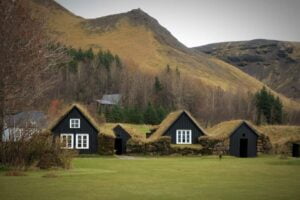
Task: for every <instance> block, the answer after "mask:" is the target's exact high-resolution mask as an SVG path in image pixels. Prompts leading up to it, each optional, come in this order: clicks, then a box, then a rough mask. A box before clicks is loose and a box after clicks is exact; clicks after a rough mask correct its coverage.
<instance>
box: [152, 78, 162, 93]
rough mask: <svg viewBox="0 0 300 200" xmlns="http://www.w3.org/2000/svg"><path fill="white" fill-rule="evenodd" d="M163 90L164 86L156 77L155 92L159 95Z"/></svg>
mask: <svg viewBox="0 0 300 200" xmlns="http://www.w3.org/2000/svg"><path fill="white" fill-rule="evenodd" d="M162 89H163V87H162V84H161V83H160V81H159V79H158V77H157V76H156V77H155V82H154V91H155V92H156V93H157V92H160V91H161V90H162Z"/></svg>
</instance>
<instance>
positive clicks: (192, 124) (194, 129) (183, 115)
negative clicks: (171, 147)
mask: <svg viewBox="0 0 300 200" xmlns="http://www.w3.org/2000/svg"><path fill="white" fill-rule="evenodd" d="M205 135H206V133H205V131H204V129H203V128H202V127H201V126H200V124H199V123H198V122H197V120H196V119H195V118H194V117H193V116H192V115H191V114H190V113H189V112H188V111H186V110H179V111H176V112H172V113H170V114H169V115H168V116H167V117H166V118H165V119H164V120H163V121H162V122H161V124H160V125H159V126H158V127H157V129H156V131H155V132H153V134H151V136H150V137H149V140H155V139H158V138H159V137H162V136H169V137H170V138H171V144H184V145H188V144H197V143H198V138H199V137H201V136H205Z"/></svg>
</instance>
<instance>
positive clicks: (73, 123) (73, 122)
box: [70, 119, 80, 128]
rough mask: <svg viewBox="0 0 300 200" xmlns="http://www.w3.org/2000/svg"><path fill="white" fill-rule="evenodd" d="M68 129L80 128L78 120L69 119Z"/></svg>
mask: <svg viewBox="0 0 300 200" xmlns="http://www.w3.org/2000/svg"><path fill="white" fill-rule="evenodd" d="M70 128H80V119H70Z"/></svg>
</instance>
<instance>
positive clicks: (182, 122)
mask: <svg viewBox="0 0 300 200" xmlns="http://www.w3.org/2000/svg"><path fill="white" fill-rule="evenodd" d="M180 129H181V130H191V131H192V144H197V143H198V138H199V137H200V136H203V135H205V134H204V133H203V132H202V131H201V130H200V129H199V128H198V126H197V125H196V124H195V123H194V122H193V121H192V120H191V119H190V117H189V116H188V115H187V114H186V113H185V112H183V113H182V114H181V116H180V117H179V118H178V119H177V120H176V121H175V122H174V123H173V124H172V125H171V126H170V127H169V128H168V129H167V131H166V132H165V133H164V136H170V137H171V143H172V144H176V130H180Z"/></svg>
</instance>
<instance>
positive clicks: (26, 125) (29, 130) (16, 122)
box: [2, 111, 47, 141]
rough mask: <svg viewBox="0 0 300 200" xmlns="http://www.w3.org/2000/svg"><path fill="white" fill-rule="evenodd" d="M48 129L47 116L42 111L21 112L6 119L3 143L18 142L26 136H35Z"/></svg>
mask: <svg viewBox="0 0 300 200" xmlns="http://www.w3.org/2000/svg"><path fill="white" fill-rule="evenodd" d="M46 127H47V116H46V115H45V114H44V113H43V112H40V111H26V112H19V113H16V114H13V115H7V116H5V117H4V132H3V134H2V141H17V140H18V139H19V138H20V137H22V136H23V135H25V134H29V135H30V134H34V133H37V132H38V131H41V130H42V129H44V128H46Z"/></svg>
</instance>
